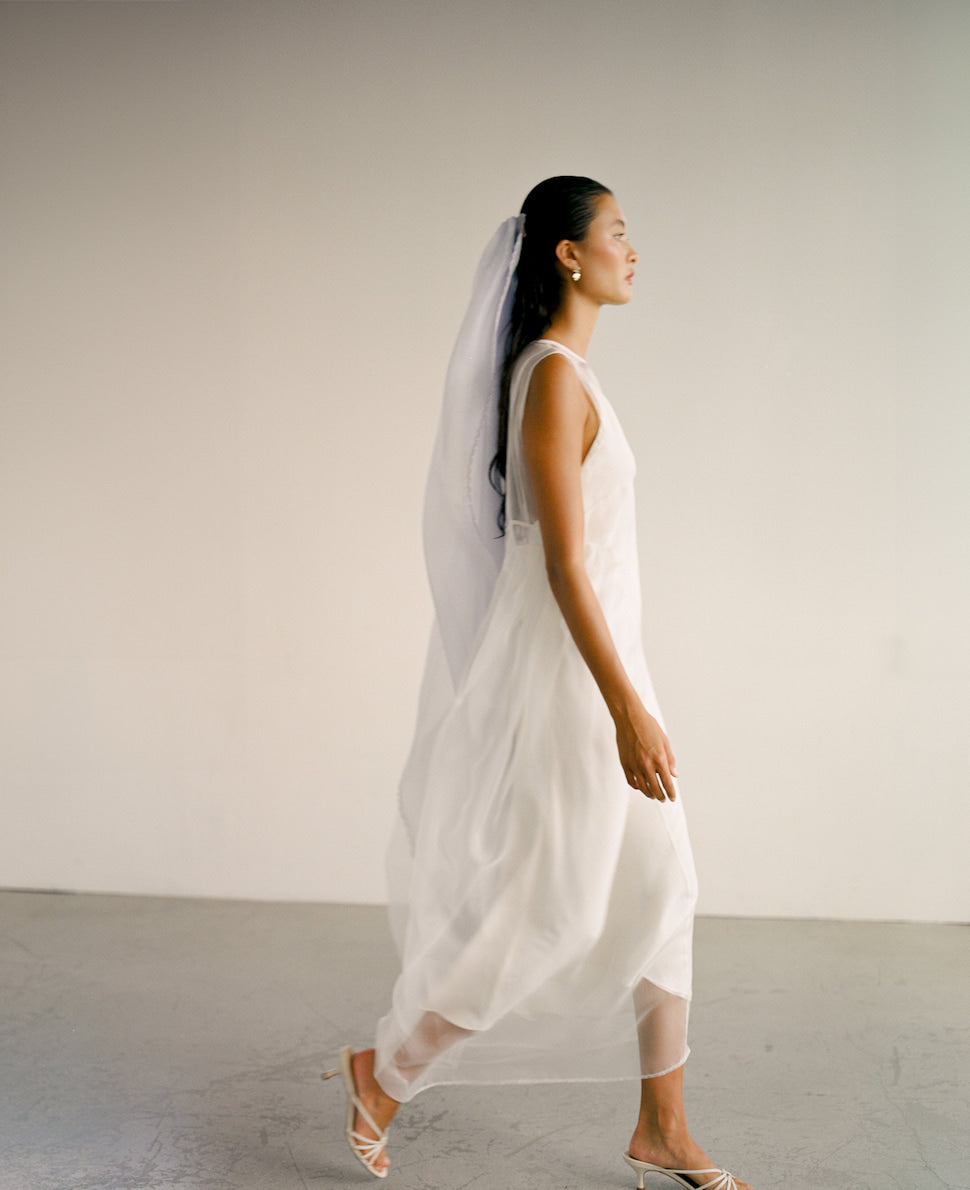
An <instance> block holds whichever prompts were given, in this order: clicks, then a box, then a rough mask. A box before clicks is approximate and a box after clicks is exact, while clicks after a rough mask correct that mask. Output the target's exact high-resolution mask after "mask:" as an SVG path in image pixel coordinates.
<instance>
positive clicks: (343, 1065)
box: [320, 1045, 387, 1178]
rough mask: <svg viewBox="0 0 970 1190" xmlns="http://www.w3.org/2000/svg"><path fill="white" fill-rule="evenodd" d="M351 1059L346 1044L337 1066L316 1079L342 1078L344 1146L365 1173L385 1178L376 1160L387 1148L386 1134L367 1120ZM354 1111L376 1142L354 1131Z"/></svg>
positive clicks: (384, 1170) (367, 1115)
mask: <svg viewBox="0 0 970 1190" xmlns="http://www.w3.org/2000/svg"><path fill="white" fill-rule="evenodd" d="M353 1056H354V1051H353V1049H351V1047H350V1046H349V1045H347V1046H344V1048H343V1049H342V1050H341V1051H340V1065H339V1066H338V1067H337V1068H336V1069H335V1070H327V1071H324V1073H323V1074H321V1075H320V1077H321V1078H335V1077H336V1076H337V1075H338V1074H340V1075H343V1080H344V1089H345V1090H346V1092H347V1123H346V1125H345V1126H344V1135H345V1136H346V1137H347V1144H349V1145H350V1151H351V1152H352V1153H353V1155H354V1156H355V1157H356V1158H357V1160H358V1161H359V1162H360V1163H361V1165H363V1167H364V1168H365V1169H366V1170H367V1171H368V1172H369V1173H372V1174H373V1175H374V1177H375V1178H386V1177H387V1167H386V1166H385V1167H384V1168H383V1169H381V1168H379V1167H378V1165H377V1161H378V1159H379V1158H380V1155H381V1153H383V1152H384V1150H385V1149H386V1148H387V1133H386V1132H385V1131H384V1129H383V1128H378V1126H377V1125H376V1124H375V1123H374V1121H373V1119H371V1114H370V1112H369V1111H368V1110H367V1108H366V1107H364V1105H363V1104H362V1103H361V1101H360V1096H359V1095H358V1094H357V1082H356V1080H355V1079H354V1068H353V1065H352V1064H351V1060H352V1058H353ZM358 1112H359V1113H360V1116H361V1118H362V1119H363V1120H365V1121H366V1123H367V1125H368V1126H369V1127H370V1128H373V1130H374V1132H375V1134H376V1140H375V1138H374V1137H373V1136H362V1135H361V1133H359V1132H355V1131H354V1114H355V1113H358Z"/></svg>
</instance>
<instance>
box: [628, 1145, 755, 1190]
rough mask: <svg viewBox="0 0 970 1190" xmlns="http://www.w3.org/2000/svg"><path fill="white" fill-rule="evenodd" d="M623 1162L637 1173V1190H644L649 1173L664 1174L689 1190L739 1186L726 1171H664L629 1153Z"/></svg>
mask: <svg viewBox="0 0 970 1190" xmlns="http://www.w3.org/2000/svg"><path fill="white" fill-rule="evenodd" d="M623 1160H624V1161H625V1162H626V1163H627V1165H629V1166H630V1168H631V1169H633V1170H635V1171H636V1174H637V1190H644V1183H643V1179H644V1177H645V1176H646V1175H647V1174H648V1173H662V1174H664V1175H665V1176H666V1177H668V1178H670V1179H672V1180H673V1181H675V1182H676V1183H677V1185H678V1186H686V1187H687V1190H737V1186H738V1184H737V1182H736V1181H735V1180H734V1175H733V1174H729V1173H728V1171H727V1170H726V1169H664V1167H663V1166H662V1165H654V1164H653V1162H652V1161H638V1160H637V1159H636V1157H631V1156H630V1154H629V1153H624V1154H623ZM705 1179H706V1180H705Z"/></svg>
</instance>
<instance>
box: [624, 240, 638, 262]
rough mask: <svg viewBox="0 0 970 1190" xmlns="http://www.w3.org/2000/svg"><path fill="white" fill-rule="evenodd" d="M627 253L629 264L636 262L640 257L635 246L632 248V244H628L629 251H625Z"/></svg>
mask: <svg viewBox="0 0 970 1190" xmlns="http://www.w3.org/2000/svg"><path fill="white" fill-rule="evenodd" d="M627 255H628V256H629V257H630V263H631V264H636V263H637V261H638V260H639V259H640V257H639V256H638V254H637V250H636V248H634V246H633V245H632V244H631V245H630V251H629V252H628V253H627Z"/></svg>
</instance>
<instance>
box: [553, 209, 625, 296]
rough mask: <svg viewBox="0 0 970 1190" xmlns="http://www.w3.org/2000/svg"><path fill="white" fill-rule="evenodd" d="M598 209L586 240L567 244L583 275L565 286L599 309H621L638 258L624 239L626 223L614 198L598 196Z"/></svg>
mask: <svg viewBox="0 0 970 1190" xmlns="http://www.w3.org/2000/svg"><path fill="white" fill-rule="evenodd" d="M597 208H598V209H597V212H596V216H595V218H594V219H593V221H592V223H591V224H590V225H589V228H588V230H587V232H586V236H585V238H584V239H582V240H579V241H575V240H574V241H567V242H568V243H569V244H570V247H571V259H575V261H576V264H577V265H578V267H579V271H580V272H581V273H582V277H581V278H580V279H579V281H575V282H574V281H573V280H572V279H570V280H569V281H568V284H569V285H574V286H575V287H576V288H577V289H578V290H579V291H580V292H581V293H582V294H584V295H585V296H586V297H588V298H590V299H592V300H593V301H595V302H599V303H600V304H601V305H610V306H621V305H623V304H624V302H628V301H629V300H630V298H631V296H632V294H633V266H634V264H635V263H636V259H637V254H636V252H635V251H634V249H633V246H632V244H631V243H630V241H629V240H628V239H627V238H626V220H625V219H624V218H623V212H622V211H621V210H620V204H619V203H618V202H617V201H616V199H615V198H614V197H613V195H612V194H602V195H600V197H599V198H598V199H597ZM567 255H568V254H567ZM568 267H569V266H568V264H567V268H568Z"/></svg>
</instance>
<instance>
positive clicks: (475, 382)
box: [324, 177, 750, 1190]
mask: <svg viewBox="0 0 970 1190" xmlns="http://www.w3.org/2000/svg"><path fill="white" fill-rule="evenodd" d="M636 262H637V254H636V252H635V251H634V249H633V248H632V246H631V244H630V241H629V239H628V237H627V227H626V222H625V219H624V215H623V212H622V210H621V209H620V206H619V204H618V202H617V200H616V198H615V197H614V195H613V194H612V193H611V191H610V190H608V189H607V188H606V187H605V186H602V185H600V184H599V183H597V182H594V181H592V180H591V179H589V178H582V177H555V178H549V179H547V180H546V181H544V182H541V183H540V184H539V185H538V186H536V187H535V188H534V189H533V190H532V191H531V192H530V193H529V195H528V197H527V198H526V200H525V202H524V204H523V206H522V211H521V213H520V215H519V216H518V217H516V218H512V219H509V220H507V221H506V222H505V223H504V224H503V225H502V226H501V227H500V228H499V231H498V232H497V233H496V235H495V237H494V238H493V240H492V242H491V243H490V244H489V246H488V248H487V249H486V251H485V255H484V256H483V258H482V262H481V264H480V265H479V269H478V272H477V273H476V277H475V282H474V285H473V293H472V300H471V304H470V306H469V310H468V313H467V314H466V316H465V320H464V322H463V324H462V329H461V332H460V334H459V338H458V342H457V344H456V346H455V350H454V352H453V355H452V360H451V364H450V367H449V372H448V377H447V380H446V385H445V398H444V402H443V406H442V414H441V422H440V425H439V430H438V436H437V439H436V443H435V449H434V454H433V459H432V465H431V473H430V475H429V480H428V487H427V494H426V504H425V549H426V555H427V561H428V572H429V577H430V580H431V586H432V593H433V595H434V602H435V612H436V620H435V626H434V630H433V632H432V639H431V644H430V647H429V653H428V660H427V665H426V669H425V676H424V680H423V684H422V690H421V698H420V704H419V711H418V722H417V727H416V731H415V737H414V742H413V745H412V749H411V753H410V756H409V759H408V762H407V765H406V768H405V771H404V775H403V777H402V781H401V790H400V810H401V815H400V824H399V830H398V833H397V838H396V842H395V845H394V846H393V847H392V852H391V856H390V857H389V875H390V883H391V894H392V923H393V925H394V928H395V935H396V939H397V942H398V945H399V948H400V950H401V958H402V968H401V973H400V975H399V976H398V978H397V980H396V982H395V985H394V989H393V994H392V998H391V1004H390V1007H389V1010H388V1012H387V1015H386V1016H385V1017H384V1018H383V1019H382V1020H381V1021H380V1022H379V1023H378V1025H377V1029H376V1039H375V1046H374V1048H373V1049H369V1050H361V1051H358V1052H356V1053H355V1052H353V1051H352V1050H351V1048H350V1047H347V1048H346V1049H344V1051H343V1053H342V1054H341V1058H340V1065H339V1067H338V1069H337V1070H334V1071H330V1072H328V1074H327V1075H325V1076H324V1077H330V1076H332V1075H335V1074H342V1075H343V1078H344V1081H345V1084H346V1088H347V1095H348V1104H347V1126H346V1132H347V1139H348V1141H349V1143H350V1146H351V1148H352V1150H353V1151H354V1153H355V1155H356V1157H357V1158H358V1160H360V1161H361V1162H362V1164H363V1165H364V1166H365V1167H366V1168H367V1169H368V1170H369V1171H370V1172H371V1173H372V1174H374V1175H375V1176H377V1177H384V1176H386V1174H387V1170H388V1165H389V1161H388V1157H387V1152H386V1147H387V1127H388V1125H389V1123H390V1122H391V1120H392V1118H393V1116H394V1114H395V1113H396V1111H397V1109H398V1106H399V1105H400V1104H401V1103H403V1102H406V1101H408V1100H409V1099H411V1098H413V1097H414V1096H415V1095H416V1094H418V1093H419V1092H420V1091H422V1090H424V1089H425V1088H427V1087H430V1086H432V1085H436V1084H459V1083H476V1084H484V1083H509V1082H543V1081H555V1080H580V1079H586V1080H606V1079H622V1078H629V1079H637V1080H639V1082H640V1088H641V1096H640V1112H639V1117H638V1120H637V1123H636V1126H635V1128H634V1131H633V1134H632V1137H631V1140H630V1145H629V1149H628V1151H627V1152H626V1153H624V1154H623V1157H624V1159H625V1160H626V1161H627V1163H628V1164H629V1165H630V1166H631V1167H632V1168H633V1170H634V1172H635V1173H636V1175H637V1182H638V1185H639V1186H641V1187H642V1186H643V1185H644V1177H645V1175H646V1174H647V1173H651V1172H653V1173H658V1174H666V1175H667V1176H668V1177H670V1178H671V1179H673V1181H675V1182H676V1183H678V1184H679V1185H681V1186H686V1187H706V1188H708V1190H735V1187H737V1188H739V1190H750V1188H749V1187H747V1186H746V1184H745V1183H741V1182H737V1181H736V1180H735V1179H734V1178H733V1177H732V1175H730V1174H728V1173H726V1172H725V1171H724V1170H721V1169H719V1168H717V1167H716V1166H715V1165H714V1164H713V1163H712V1161H711V1160H710V1159H709V1158H708V1157H707V1155H706V1153H704V1152H703V1150H701V1149H700V1147H699V1146H698V1145H697V1144H696V1143H695V1142H694V1140H693V1139H692V1137H691V1135H690V1133H689V1131H688V1128H687V1123H686V1118H685V1114H684V1106H683V1096H682V1078H683V1067H684V1062H685V1061H686V1059H687V1055H688V1052H689V1051H688V1046H687V1018H688V1006H689V1002H690V995H691V942H692V932H693V917H694V906H695V902H696V879H695V874H694V864H693V859H692V855H691V849H690V842H689V840H688V836H687V829H686V824H685V820H684V814H683V809H682V805H681V802H680V800H679V797H678V790H677V783H676V775H677V769H676V765H675V762H674V757H673V753H672V751H671V747H670V743H669V741H668V739H667V736H666V734H665V732H664V728H663V724H662V719H661V715H660V710H659V706H658V704H657V699H656V696H655V694H654V690H653V687H652V685H651V682H650V677H649V674H648V672H647V666H646V663H645V661H644V657H643V651H642V645H641V598H640V578H639V570H638V562H637V544H636V526H635V519H634V496H633V481H634V472H635V465H634V460H633V455H632V453H631V450H630V447H629V445H628V444H627V441H626V438H625V437H624V435H623V431H622V429H621V427H620V424H619V421H618V420H617V417H616V414H615V413H614V412H613V409H612V407H611V406H610V404H609V402H608V401H607V399H606V397H605V396H604V394H603V392H602V391H601V389H600V386H599V384H598V382H597V380H596V377H595V376H594V374H593V372H592V371H591V369H590V367H589V365H588V364H587V362H586V355H587V349H588V347H589V342H590V338H591V336H592V334H593V331H594V328H595V325H596V321H597V317H598V315H599V312H600V310H601V308H602V307H603V306H605V305H623V304H625V303H626V302H628V301H629V300H630V297H631V294H632V291H633V288H632V287H633V276H634V268H635V265H636Z"/></svg>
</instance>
